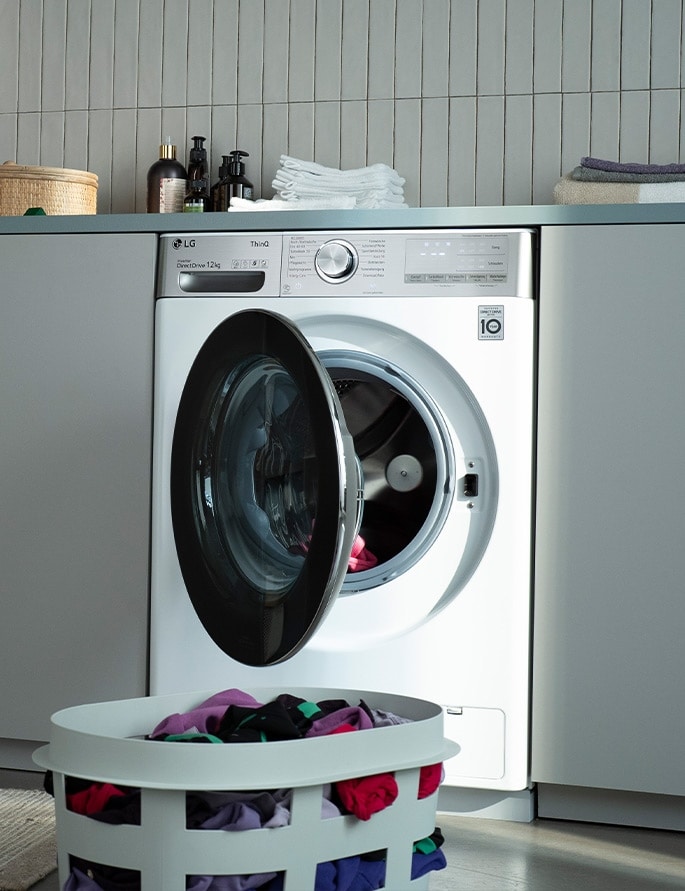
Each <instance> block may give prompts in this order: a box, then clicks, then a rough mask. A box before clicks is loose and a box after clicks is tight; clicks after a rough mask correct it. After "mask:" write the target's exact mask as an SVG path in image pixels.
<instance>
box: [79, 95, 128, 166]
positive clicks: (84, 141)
mask: <svg viewBox="0 0 685 891" xmlns="http://www.w3.org/2000/svg"><path fill="white" fill-rule="evenodd" d="M136 160H137V159H136V158H135V156H134V161H136ZM64 166H65V167H72V168H73V169H75V170H87V168H88V112H87V111H85V109H84V110H82V111H67V112H65V113H64Z"/></svg>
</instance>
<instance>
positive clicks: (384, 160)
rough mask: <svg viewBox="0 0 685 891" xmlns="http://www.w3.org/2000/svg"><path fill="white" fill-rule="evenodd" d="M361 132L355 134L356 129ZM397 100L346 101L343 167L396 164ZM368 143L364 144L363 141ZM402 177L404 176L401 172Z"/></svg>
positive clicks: (343, 112)
mask: <svg viewBox="0 0 685 891" xmlns="http://www.w3.org/2000/svg"><path fill="white" fill-rule="evenodd" d="M355 127H356V128H357V129H356V132H357V133H358V134H359V135H358V136H357V137H354V136H352V138H349V137H350V134H354V133H355V130H354V128H355ZM348 131H349V132H348ZM394 136H395V103H394V102H393V101H392V99H374V100H373V101H371V102H369V104H368V114H367V104H366V102H343V106H342V149H341V153H340V154H341V161H342V166H343V167H346V168H347V167H352V168H354V167H364V165H365V164H387V165H388V166H389V167H394V166H395V146H394ZM362 142H363V143H364V144H363V145H362V144H361V143H362ZM398 173H399V174H400V176H404V174H403V173H402V172H401V171H398Z"/></svg>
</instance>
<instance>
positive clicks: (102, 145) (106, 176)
mask: <svg viewBox="0 0 685 891" xmlns="http://www.w3.org/2000/svg"><path fill="white" fill-rule="evenodd" d="M88 170H90V171H91V172H92V173H96V174H97V176H98V211H99V212H100V213H111V212H112V110H111V108H110V109H96V110H94V111H91V112H90V126H89V127H88Z"/></svg>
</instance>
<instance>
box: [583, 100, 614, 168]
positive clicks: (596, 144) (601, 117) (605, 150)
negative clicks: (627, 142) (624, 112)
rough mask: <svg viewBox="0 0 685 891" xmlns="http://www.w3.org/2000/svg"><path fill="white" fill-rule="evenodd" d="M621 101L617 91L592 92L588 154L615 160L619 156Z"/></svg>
mask: <svg viewBox="0 0 685 891" xmlns="http://www.w3.org/2000/svg"><path fill="white" fill-rule="evenodd" d="M620 118H621V102H620V95H619V94H618V93H593V95H592V108H591V118H590V121H591V123H590V154H591V155H594V156H595V157H596V158H608V159H610V160H612V161H615V160H616V159H617V158H618V157H619V133H620Z"/></svg>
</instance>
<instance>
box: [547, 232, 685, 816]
mask: <svg viewBox="0 0 685 891" xmlns="http://www.w3.org/2000/svg"><path fill="white" fill-rule="evenodd" d="M684 249H685V226H684V225H619V226H571V227H569V226H560V227H549V228H543V231H542V234H541V270H540V331H539V393H538V398H539V426H538V454H537V467H538V470H537V480H538V482H537V520H536V548H535V552H536V554H535V563H536V572H535V606H534V654H533V678H534V680H533V699H532V702H533V728H532V776H533V779H534V780H535V781H536V782H537V783H538V784H539V807H540V814H541V815H542V816H561V817H564V816H566V817H569V818H572V819H591V820H607V821H610V822H633V823H641V822H642V823H643V824H644V825H662V826H670V827H671V828H679V829H684V828H685V808H684V807H683V804H684V803H685V801H684V800H683V799H677V800H676V799H674V798H673V796H683V795H685V770H684V769H683V739H685V703H684V702H683V678H684V677H685V641H684V636H685V401H684V399H683V383H684V382H685V348H684V344H683V337H684V336H685V288H684V286H683V255H684ZM607 790H611V791H607ZM676 805H677V806H676Z"/></svg>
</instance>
